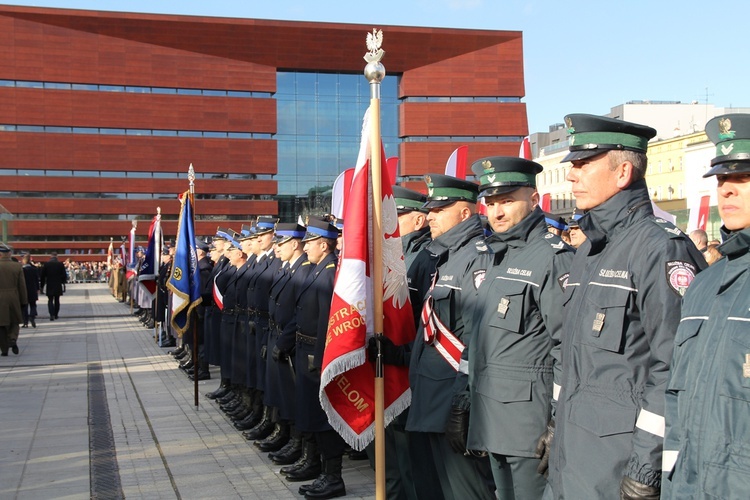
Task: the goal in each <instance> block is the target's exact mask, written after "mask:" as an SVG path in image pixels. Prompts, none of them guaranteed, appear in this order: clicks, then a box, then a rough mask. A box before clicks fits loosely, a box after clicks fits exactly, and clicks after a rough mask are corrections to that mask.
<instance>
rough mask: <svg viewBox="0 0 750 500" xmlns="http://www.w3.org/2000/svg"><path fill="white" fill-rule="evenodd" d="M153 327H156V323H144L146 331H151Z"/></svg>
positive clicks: (151, 321) (152, 321) (150, 321)
mask: <svg viewBox="0 0 750 500" xmlns="http://www.w3.org/2000/svg"><path fill="white" fill-rule="evenodd" d="M155 326H156V323H154V320H153V319H152V320H149V322H148V323H146V329H148V330H153V329H154V327H155Z"/></svg>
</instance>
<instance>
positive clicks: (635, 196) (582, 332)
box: [549, 180, 706, 498]
mask: <svg viewBox="0 0 750 500" xmlns="http://www.w3.org/2000/svg"><path fill="white" fill-rule="evenodd" d="M579 224H580V226H581V229H582V230H583V232H584V233H585V234H586V236H587V237H588V239H587V240H586V241H585V242H584V243H583V245H581V247H580V248H579V249H578V250H577V251H576V254H575V257H574V258H573V264H572V267H571V271H570V277H569V278H568V286H567V288H566V303H565V316H564V322H563V337H562V378H561V383H562V388H561V392H560V398H559V400H558V402H557V410H556V413H555V414H556V418H555V423H556V431H555V437H554V439H553V440H552V451H551V456H550V473H549V474H550V475H549V480H550V485H551V486H552V492H553V493H554V497H555V498H618V495H619V484H620V481H621V479H622V477H623V476H624V475H627V476H629V477H631V478H632V479H635V480H636V481H638V482H640V483H643V484H646V485H648V486H654V487H659V486H660V485H661V466H662V463H661V462H662V460H661V459H662V444H663V441H664V392H665V390H666V388H667V377H668V375H669V365H670V361H671V359H672V349H673V344H674V336H675V332H676V331H677V325H678V323H679V321H680V303H681V300H682V294H684V292H685V290H686V289H687V286H688V285H689V284H690V282H691V280H692V277H693V276H694V275H695V273H697V272H698V271H699V270H700V269H702V268H703V267H705V265H706V264H705V260H703V257H702V256H701V254H700V253H699V252H698V250H697V249H696V248H695V245H694V244H693V243H692V242H691V241H690V240H689V239H688V238H687V236H685V235H684V234H683V233H682V232H681V231H680V230H679V229H677V228H676V227H674V226H673V225H672V224H670V223H668V222H666V221H664V220H661V219H655V218H654V216H653V210H652V208H651V201H650V199H649V195H648V188H647V187H646V183H645V181H642V180H641V181H637V182H635V183H633V184H632V185H631V186H629V187H628V188H627V189H626V190H624V191H621V192H619V193H617V194H616V195H614V196H613V197H612V198H610V199H609V200H607V201H606V202H604V203H602V204H601V205H599V206H598V207H596V208H594V209H592V210H590V211H589V212H588V213H587V214H586V215H584V216H583V217H582V218H581V219H580V220H579Z"/></svg>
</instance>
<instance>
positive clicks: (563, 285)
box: [557, 273, 570, 292]
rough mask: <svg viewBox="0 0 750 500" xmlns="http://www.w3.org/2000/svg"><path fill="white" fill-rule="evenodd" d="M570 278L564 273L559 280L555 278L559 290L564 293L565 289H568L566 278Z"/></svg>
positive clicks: (568, 274)
mask: <svg viewBox="0 0 750 500" xmlns="http://www.w3.org/2000/svg"><path fill="white" fill-rule="evenodd" d="M569 277H570V273H565V274H563V275H561V276H560V277H559V278H557V284H558V285H560V289H561V290H562V291H563V292H564V291H565V289H566V288H568V278H569Z"/></svg>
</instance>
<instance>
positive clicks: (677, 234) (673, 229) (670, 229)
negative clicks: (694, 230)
mask: <svg viewBox="0 0 750 500" xmlns="http://www.w3.org/2000/svg"><path fill="white" fill-rule="evenodd" d="M653 221H654V223H656V225H657V226H659V227H660V228H662V229H663V230H664V231H666V232H667V233H668V234H669V237H670V238H681V237H682V236H684V234H685V233H683V232H682V231H680V228H679V227H677V226H675V225H674V224H672V223H671V222H669V221H668V220H664V219H662V218H660V217H655V218H654V219H653Z"/></svg>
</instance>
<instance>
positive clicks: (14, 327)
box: [0, 242, 28, 356]
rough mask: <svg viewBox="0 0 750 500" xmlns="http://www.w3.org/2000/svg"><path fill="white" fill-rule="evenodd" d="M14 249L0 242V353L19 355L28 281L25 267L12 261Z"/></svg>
mask: <svg viewBox="0 0 750 500" xmlns="http://www.w3.org/2000/svg"><path fill="white" fill-rule="evenodd" d="M12 253H13V251H12V249H11V248H10V247H9V246H8V245H6V244H5V243H2V242H0V351H2V353H1V354H2V355H3V356H7V355H8V349H10V350H11V351H13V354H18V332H19V328H18V325H20V324H21V321H22V320H23V313H22V311H21V309H22V308H23V307H25V306H26V304H27V300H28V299H27V293H26V279H25V278H24V276H23V267H22V266H21V264H20V263H18V262H15V261H14V260H13V259H11V254H12Z"/></svg>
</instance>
